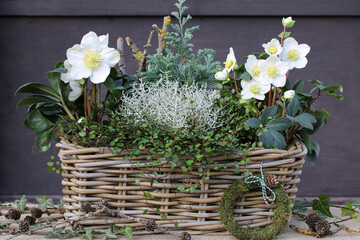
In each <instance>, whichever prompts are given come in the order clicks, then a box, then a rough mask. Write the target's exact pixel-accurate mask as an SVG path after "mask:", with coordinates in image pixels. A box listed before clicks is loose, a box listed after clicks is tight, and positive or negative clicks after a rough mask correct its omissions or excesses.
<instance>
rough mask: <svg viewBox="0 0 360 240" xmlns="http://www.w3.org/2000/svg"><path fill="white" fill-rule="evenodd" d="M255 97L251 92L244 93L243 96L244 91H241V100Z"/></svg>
mask: <svg viewBox="0 0 360 240" xmlns="http://www.w3.org/2000/svg"><path fill="white" fill-rule="evenodd" d="M253 96H254V94H253V93H252V92H250V91H244V94H243V91H241V98H243V99H250V98H252V97H253Z"/></svg>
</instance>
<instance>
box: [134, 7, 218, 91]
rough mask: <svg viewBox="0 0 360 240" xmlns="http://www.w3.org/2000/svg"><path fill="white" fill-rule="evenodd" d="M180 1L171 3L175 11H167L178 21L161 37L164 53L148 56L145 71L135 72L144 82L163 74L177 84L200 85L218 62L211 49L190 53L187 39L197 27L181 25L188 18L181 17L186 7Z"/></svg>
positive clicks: (186, 21) (210, 74)
mask: <svg viewBox="0 0 360 240" xmlns="http://www.w3.org/2000/svg"><path fill="white" fill-rule="evenodd" d="M184 2H185V0H179V2H178V3H176V4H175V5H176V7H177V8H178V11H177V12H172V13H171V14H172V16H173V17H175V18H176V19H177V20H178V23H177V24H170V26H171V28H172V29H173V31H171V32H168V33H167V35H166V37H165V40H166V43H167V46H166V48H165V50H164V52H163V53H162V54H161V55H157V54H154V55H150V56H149V57H148V64H149V65H148V68H147V71H146V72H142V73H139V75H140V77H141V78H142V79H143V80H144V81H150V82H156V81H157V80H159V78H160V77H165V76H164V75H166V76H167V77H168V78H169V79H171V80H175V81H179V82H181V83H193V82H196V83H198V84H200V85H201V84H204V83H207V82H209V81H211V80H213V78H214V69H215V68H216V66H217V65H218V64H219V63H218V62H214V56H215V51H214V50H212V49H200V50H198V52H197V53H196V54H195V53H194V52H193V47H194V45H193V44H192V43H190V41H191V40H192V38H193V36H194V35H193V33H194V31H195V30H198V29H199V26H193V27H189V28H185V24H187V23H188V22H189V20H191V19H192V17H191V16H190V15H187V16H186V17H185V16H184V12H185V10H186V9H187V8H188V7H186V6H183V3H184ZM172 49H173V50H174V51H172Z"/></svg>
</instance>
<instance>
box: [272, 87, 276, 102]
mask: <svg viewBox="0 0 360 240" xmlns="http://www.w3.org/2000/svg"><path fill="white" fill-rule="evenodd" d="M276 89H277V87H274V95H273V100H272V105H275V100H276ZM272 105H271V106H272Z"/></svg>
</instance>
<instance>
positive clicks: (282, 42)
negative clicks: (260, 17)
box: [281, 26, 286, 46]
mask: <svg viewBox="0 0 360 240" xmlns="http://www.w3.org/2000/svg"><path fill="white" fill-rule="evenodd" d="M285 32H286V26H284V32H283V35H282V38H281V46H283V45H284V39H285Z"/></svg>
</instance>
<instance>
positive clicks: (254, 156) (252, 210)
mask: <svg viewBox="0 0 360 240" xmlns="http://www.w3.org/2000/svg"><path fill="white" fill-rule="evenodd" d="M56 146H57V148H58V149H59V157H60V160H61V161H62V167H63V169H64V172H63V173H62V176H63V178H64V180H63V181H62V184H63V186H64V189H63V194H64V195H65V196H64V198H63V200H64V201H65V203H66V204H65V208H66V213H65V216H66V217H68V218H73V219H76V217H78V216H81V215H85V213H83V212H81V211H80V204H81V202H82V201H89V202H90V203H92V204H93V205H94V207H95V204H96V202H98V201H99V200H101V199H107V200H108V201H109V203H110V205H111V206H112V207H114V208H117V209H119V210H122V211H124V213H125V214H127V215H130V216H133V217H137V218H143V219H150V218H153V219H155V220H156V223H158V224H161V225H162V226H164V227H167V228H169V229H171V230H173V231H176V230H179V231H184V230H185V231H188V232H189V233H191V234H227V232H226V229H225V227H224V226H223V225H222V224H221V223H220V222H219V213H218V205H219V203H220V201H221V196H222V195H223V193H224V191H225V190H226V189H227V188H228V186H229V185H231V184H232V183H233V182H234V181H235V180H237V179H239V178H242V177H243V174H244V171H245V169H244V167H243V166H241V167H242V168H241V172H240V173H236V171H235V167H234V161H236V159H229V158H228V157H225V156H220V157H216V158H214V163H216V162H218V163H219V164H220V163H221V164H224V163H226V164H227V169H221V170H215V167H216V164H213V165H211V166H210V168H211V169H212V170H211V176H210V179H209V180H206V181H205V180H204V184H203V185H201V188H200V189H198V190H196V191H195V192H193V193H189V192H185V191H180V192H179V191H178V190H177V189H176V188H177V186H179V185H182V186H183V185H184V183H186V182H194V181H199V180H200V179H201V178H200V177H199V172H198V171H196V172H187V173H184V172H182V171H181V170H176V169H174V170H173V169H171V168H170V167H169V168H166V167H162V168H161V169H160V171H159V169H158V168H157V171H158V173H159V176H160V177H161V176H162V174H166V173H172V174H171V175H170V176H169V175H168V174H167V175H168V176H167V177H163V178H161V179H160V180H158V183H154V184H151V182H150V179H151V178H152V177H153V176H151V174H152V172H153V170H152V169H151V168H150V169H149V168H148V167H146V166H145V164H144V163H149V160H146V157H147V156H148V155H145V154H144V155H141V156H138V157H136V158H132V159H131V160H129V161H124V157H125V156H126V155H127V153H126V152H125V151H124V152H120V153H119V154H112V153H111V152H109V151H106V150H105V148H85V147H81V146H75V145H72V144H69V143H66V142H61V143H58V144H57V145H56ZM306 154H307V151H306V147H305V146H304V145H303V144H302V143H300V142H296V143H295V144H294V146H292V147H291V148H289V149H288V150H277V149H261V148H256V149H253V150H252V151H251V152H250V153H249V154H248V155H247V156H248V157H249V158H250V160H251V161H250V162H249V163H248V164H247V171H251V172H255V173H259V171H260V163H261V161H263V171H264V173H268V174H274V175H276V176H277V177H278V179H279V180H280V182H281V183H282V184H283V185H284V187H285V190H286V192H287V193H288V195H289V198H290V199H294V198H295V193H296V192H297V188H296V184H297V183H299V182H300V179H299V176H300V174H301V168H302V166H303V164H304V162H305V160H304V158H305V156H306ZM238 158H239V159H240V158H241V156H239V157H238ZM239 159H237V160H239ZM138 162H140V165H139V164H138ZM142 172H143V173H146V174H145V175H144V176H142V175H140V173H142ZM159 176H158V177H159ZM137 178H140V179H141V181H140V183H139V184H137V183H136V179H137ZM144 191H149V192H151V194H152V195H153V198H151V197H147V198H146V197H145V196H144ZM274 208H275V205H274V203H272V204H271V205H270V206H267V205H265V203H264V200H263V197H262V194H261V191H258V192H257V191H254V192H250V193H247V194H245V196H244V197H243V198H241V199H239V200H238V202H237V204H236V206H235V213H236V214H237V216H236V219H237V220H238V221H239V223H240V224H241V225H243V226H247V225H248V226H250V227H259V226H266V225H269V224H271V223H272V222H271V218H270V217H271V216H272V215H273V210H274ZM146 209H148V212H147V214H145V215H144V214H143V212H144V210H146ZM154 209H155V210H156V209H159V210H160V212H161V214H166V215H167V218H166V219H163V218H161V216H160V215H159V214H158V213H156V211H154ZM175 222H178V227H177V228H176V227H175V226H174V223H175ZM76 224H78V225H81V226H83V227H85V228H93V229H104V228H108V227H109V225H110V224H116V225H117V226H119V227H122V226H125V225H129V226H132V227H133V228H134V229H135V231H134V233H135V234H136V233H141V234H150V233H149V232H146V231H145V230H144V226H142V225H141V224H139V223H136V222H131V221H129V220H127V219H119V218H113V217H109V216H96V217H95V216H93V217H91V218H89V219H86V220H82V221H81V220H79V221H77V222H76Z"/></svg>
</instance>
